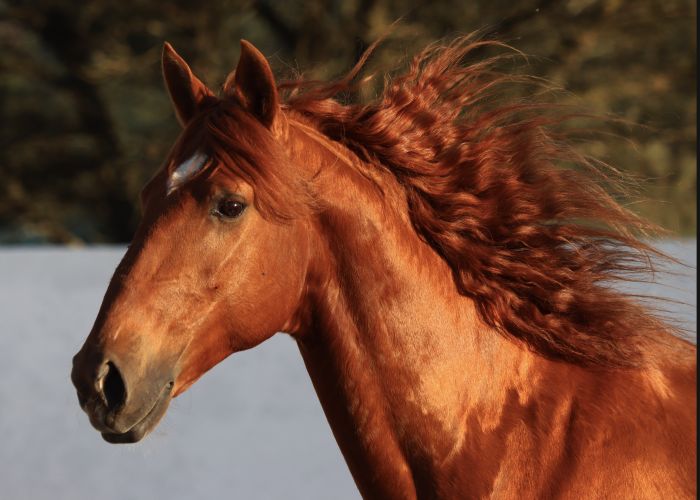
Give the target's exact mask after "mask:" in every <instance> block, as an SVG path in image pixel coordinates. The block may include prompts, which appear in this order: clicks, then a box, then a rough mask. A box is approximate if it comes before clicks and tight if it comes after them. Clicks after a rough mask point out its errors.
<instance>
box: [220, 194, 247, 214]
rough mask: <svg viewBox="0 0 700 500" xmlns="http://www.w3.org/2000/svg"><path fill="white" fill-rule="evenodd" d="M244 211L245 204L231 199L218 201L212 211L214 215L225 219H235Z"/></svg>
mask: <svg viewBox="0 0 700 500" xmlns="http://www.w3.org/2000/svg"><path fill="white" fill-rule="evenodd" d="M243 210H245V203H243V202H242V201H238V200H233V199H231V198H223V199H221V200H219V201H218V203H217V204H216V208H215V209H214V215H217V216H219V217H223V218H225V219H235V218H236V217H239V216H240V215H241V214H242V213H243Z"/></svg>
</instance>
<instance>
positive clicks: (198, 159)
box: [167, 151, 209, 194]
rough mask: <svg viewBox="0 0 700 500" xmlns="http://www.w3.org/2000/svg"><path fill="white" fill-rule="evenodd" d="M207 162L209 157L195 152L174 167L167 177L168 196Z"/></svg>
mask: <svg viewBox="0 0 700 500" xmlns="http://www.w3.org/2000/svg"><path fill="white" fill-rule="evenodd" d="M208 160H209V157H208V156H207V155H205V154H204V153H202V152H201V151H197V152H195V153H194V154H193V155H192V156H190V157H189V158H187V159H186V160H185V161H183V162H182V163H180V164H179V165H178V166H177V167H175V169H174V170H173V172H172V173H171V174H170V176H169V177H168V181H167V193H168V194H170V193H172V192H173V191H176V190H177V189H178V188H179V187H180V186H182V185H183V184H185V183H186V182H187V181H188V180H189V179H191V178H192V176H193V175H195V174H196V173H197V172H199V171H200V170H202V169H203V168H204V165H206V163H207V161H208Z"/></svg>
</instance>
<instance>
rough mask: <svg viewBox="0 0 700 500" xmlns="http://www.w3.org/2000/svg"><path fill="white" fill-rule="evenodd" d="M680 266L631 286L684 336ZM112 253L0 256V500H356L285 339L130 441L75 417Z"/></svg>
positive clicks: (692, 290)
mask: <svg viewBox="0 0 700 500" xmlns="http://www.w3.org/2000/svg"><path fill="white" fill-rule="evenodd" d="M663 248H664V249H666V250H667V251H669V252H670V253H672V254H673V255H675V256H677V257H679V258H680V259H681V260H682V261H684V262H685V263H687V264H689V265H690V266H692V267H691V268H686V269H683V268H679V269H678V271H679V272H680V273H682V275H680V276H674V277H672V278H670V279H667V282H668V283H670V284H671V285H672V287H660V286H654V287H653V288H651V289H650V288H648V287H647V288H644V287H643V288H642V289H641V290H642V291H643V292H645V293H655V294H661V295H664V296H667V297H672V298H674V299H676V300H679V301H682V302H686V303H687V304H688V305H685V306H682V305H678V304H669V305H668V306H667V308H668V309H670V310H671V311H672V315H673V316H674V317H676V318H680V319H681V320H683V321H684V322H685V324H686V326H687V327H688V328H689V329H690V330H691V331H692V332H693V335H694V334H695V333H694V332H695V330H696V320H695V315H696V311H695V306H696V284H695V273H696V271H695V266H696V256H695V253H696V242H695V240H689V241H685V242H674V243H665V244H664V245H663ZM123 251H124V249H123V248H121V247H115V248H89V249H82V250H71V249H65V248H46V247H38V248H26V247H24V248H23V247H15V248H4V249H0V498H1V499H4V500H14V499H16V500H31V499H50V500H59V499H70V500H81V499H90V500H91V499H101V500H111V499H120V500H124V499H136V498H147V499H163V500H165V499H167V500H177V499H188V500H189V499H199V498H207V499H218V498H237V499H254V500H257V499H285V500H292V499H305V500H306V499H334V500H335V499H345V498H358V497H359V495H358V493H357V490H356V488H355V485H354V483H353V482H352V478H351V477H350V474H349V472H348V471H347V468H346V466H345V463H344V462H343V459H342V456H341V454H340V451H339V450H338V448H337V446H336V444H335V441H334V440H333V436H332V434H331V431H330V429H329V427H328V424H327V423H326V421H325V417H324V416H323V413H322V410H321V407H320V405H319V403H318V400H317V399H316V395H315V393H314V391H313V388H312V386H311V382H310V381H309V379H308V376H307V375H306V371H305V369H304V366H303V363H302V361H301V358H300V356H299V354H298V352H297V350H296V346H295V345H294V343H293V341H292V340H291V339H289V338H288V337H286V336H284V335H277V336H275V337H273V338H272V339H271V340H269V341H268V342H266V343H264V344H263V345H261V346H259V347H257V348H255V349H253V350H250V351H246V352H242V353H238V354H236V355H234V356H233V357H231V358H229V359H228V360H226V361H224V362H223V363H222V364H220V365H219V366H217V367H216V368H214V369H213V370H212V371H211V372H209V373H208V374H207V375H205V376H204V377H203V379H202V380H200V381H199V382H198V383H197V384H195V385H194V386H193V387H192V388H191V389H190V390H189V391H188V392H186V393H185V394H184V395H182V396H181V397H179V398H178V399H176V400H175V401H174V402H173V403H172V404H171V407H170V409H169V411H168V414H167V415H166V417H165V418H164V419H163V421H162V422H161V424H160V426H159V427H158V429H157V430H156V431H155V432H154V433H153V434H151V435H150V436H149V437H148V438H146V439H145V440H144V441H143V442H141V443H138V444H136V445H126V446H124V445H121V446H113V445H108V444H107V443H105V442H104V441H102V439H101V438H100V436H99V434H98V433H97V432H95V431H94V430H92V428H91V427H90V425H89V423H88V420H87V417H86V416H85V415H84V414H83V413H82V412H81V411H80V409H79V408H78V403H77V399H76V396H75V391H74V390H73V387H72V385H71V383H70V380H69V371H70V365H71V357H72V356H73V354H74V353H75V352H76V351H77V350H78V348H79V347H80V345H81V344H82V342H83V340H84V338H85V336H86V335H87V333H88V331H89V329H90V327H91V325H92V322H93V320H94V317H95V314H96V313H97V308H98V306H99V304H100V302H101V299H102V294H103V293H104V290H105V288H106V285H107V281H108V279H109V277H110V275H111V274H112V271H113V270H114V267H115V265H116V264H117V262H118V261H119V258H120V257H121V254H122V253H123Z"/></svg>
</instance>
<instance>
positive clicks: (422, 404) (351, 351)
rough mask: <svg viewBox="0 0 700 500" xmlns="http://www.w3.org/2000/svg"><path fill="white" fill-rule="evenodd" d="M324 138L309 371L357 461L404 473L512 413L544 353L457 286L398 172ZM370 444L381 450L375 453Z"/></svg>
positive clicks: (304, 333)
mask: <svg viewBox="0 0 700 500" xmlns="http://www.w3.org/2000/svg"><path fill="white" fill-rule="evenodd" d="M312 138H313V140H314V141H316V142H318V143H319V144H320V146H319V147H318V148H316V151H314V153H313V156H314V157H316V158H321V162H320V165H321V166H320V168H319V169H318V171H317V172H315V173H314V174H315V175H314V177H315V180H314V184H315V191H316V193H317V194H318V196H319V197H320V200H319V201H320V204H321V206H322V207H323V208H322V210H321V211H320V213H319V214H318V215H317V216H316V217H317V218H316V222H315V226H316V230H315V234H316V238H317V241H315V242H314V243H315V244H314V248H316V249H317V250H316V254H315V255H314V257H313V258H312V262H313V264H312V266H311V268H310V269H311V270H310V276H309V296H308V301H309V304H308V309H309V310H310V311H313V313H312V314H311V315H310V316H309V318H307V320H306V321H305V322H304V323H305V324H304V326H303V327H302V328H301V329H300V332H299V335H298V336H297V338H298V341H299V345H300V349H301V352H302V355H303V357H304V360H305V363H306V365H307V368H308V371H309V373H310V375H311V378H312V380H313V382H314V385H315V387H316V390H317V392H318V394H319V397H320V399H321V403H322V405H323V406H324V410H325V411H326V415H327V416H328V419H329V422H330V423H331V426H332V427H333V428H334V432H335V435H336V439H337V440H338V442H339V444H340V446H341V449H343V452H344V454H345V457H346V460H347V461H348V462H349V465H350V467H351V470H353V466H355V467H362V466H369V465H368V464H372V465H371V466H372V467H375V468H378V469H377V470H381V469H382V468H386V467H394V469H395V470H394V472H393V473H394V474H396V473H397V472H396V471H397V470H406V468H405V467H404V468H403V469H402V468H401V466H400V464H399V465H397V463H400V462H401V461H402V460H404V461H406V460H411V459H413V458H415V457H418V459H420V460H428V461H430V462H434V463H439V462H440V461H441V460H445V459H447V458H448V457H449V456H450V454H451V453H454V452H456V451H457V449H458V448H460V447H461V445H462V444H463V443H462V440H463V437H464V435H465V432H464V430H465V425H466V420H467V419H468V418H471V417H473V416H474V414H475V413H478V414H479V418H480V419H485V420H486V421H488V420H489V418H490V416H493V418H496V416H497V415H499V414H500V413H501V411H502V408H503V405H504V404H505V398H506V395H507V393H508V391H509V388H511V387H512V385H513V384H517V383H519V382H518V381H523V380H527V379H528V377H529V373H528V372H529V370H530V368H531V367H532V362H533V358H532V355H531V354H530V353H529V352H527V351H525V350H521V349H519V348H517V347H516V346H515V345H514V344H513V343H511V342H509V341H507V340H505V339H504V338H503V337H501V336H500V335H497V334H496V333H495V332H493V331H491V330H490V329H489V328H488V327H487V326H486V325H484V324H483V323H482V322H481V321H480V320H479V318H478V316H477V314H476V311H475V307H474V304H473V302H472V301H471V300H470V299H468V298H465V297H463V296H461V295H459V294H458V293H457V290H456V287H455V285H454V282H453V280H452V275H451V271H450V269H449V267H448V266H447V264H446V263H445V261H444V260H443V259H441V258H440V257H439V256H438V255H437V254H436V253H435V252H434V251H433V250H432V248H431V247H430V246H429V245H427V244H426V243H425V242H423V241H422V240H421V239H420V238H419V237H418V235H417V234H416V233H415V231H414V230H413V228H412V226H411V223H410V220H409V217H408V215H407V214H408V207H407V203H406V199H405V194H404V192H403V189H402V188H401V187H400V186H399V185H398V183H397V182H396V180H395V178H394V177H393V176H392V175H391V174H389V173H387V172H384V171H383V170H382V169H379V168H376V167H373V166H371V165H366V164H363V163H362V162H361V161H360V160H359V159H357V158H356V157H353V156H352V153H350V152H349V151H347V150H346V151H336V150H335V148H338V146H335V145H330V144H326V145H323V144H322V139H321V138H319V137H312ZM332 153H334V154H332ZM335 153H337V154H335ZM520 383H522V382H520ZM377 440H379V441H380V443H377V442H376V441H377ZM370 450H374V452H375V453H377V454H379V455H381V457H380V456H376V457H374V458H375V460H374V463H373V462H372V460H371V458H370V457H367V454H368V453H370ZM404 465H405V463H404ZM396 477H397V481H401V480H402V479H401V475H400V474H399V475H398V476H396ZM356 479H357V478H356ZM394 486H396V485H394Z"/></svg>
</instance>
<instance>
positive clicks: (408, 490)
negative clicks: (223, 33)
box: [71, 36, 697, 499]
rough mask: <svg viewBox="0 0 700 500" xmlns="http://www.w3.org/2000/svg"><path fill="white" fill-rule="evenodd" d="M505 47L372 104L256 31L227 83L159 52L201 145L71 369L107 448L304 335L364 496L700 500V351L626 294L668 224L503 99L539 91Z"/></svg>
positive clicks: (536, 110)
mask: <svg viewBox="0 0 700 500" xmlns="http://www.w3.org/2000/svg"><path fill="white" fill-rule="evenodd" d="M492 49H493V50H496V51H497V54H496V55H488V56H486V55H485V54H487V52H488V50H492ZM501 49H503V50H504V51H505V52H501ZM508 50H509V49H507V48H505V46H502V45H500V44H499V43H498V42H496V41H491V40H485V39H479V38H476V37H472V36H466V37H462V38H458V39H456V40H454V41H452V42H449V43H447V42H445V43H442V44H439V43H436V44H433V45H431V46H429V47H427V48H426V49H424V50H423V51H422V52H420V53H419V54H418V55H416V56H415V57H414V58H413V59H412V60H411V61H409V64H408V66H407V69H405V70H404V72H403V73H400V74H397V75H394V76H392V77H391V78H387V79H386V80H385V84H384V87H383V90H382V91H381V93H380V94H379V95H378V97H376V98H375V99H369V100H368V101H367V102H363V101H360V100H353V99H347V98H346V97H347V96H352V94H353V92H357V91H358V89H360V88H361V87H362V85H363V82H365V80H364V79H362V80H361V81H360V83H358V80H360V79H359V77H358V75H359V74H360V72H361V70H362V68H363V67H364V66H365V64H366V60H367V58H368V57H369V53H370V52H371V51H368V52H366V53H365V55H364V56H363V57H362V58H361V59H360V61H359V62H358V63H357V65H356V66H355V67H354V68H353V69H352V70H351V71H350V72H349V73H348V74H347V75H346V76H345V77H343V78H340V79H338V80H335V81H331V82H330V83H329V82H322V81H315V80H305V79H303V78H301V77H299V78H297V79H293V80H289V81H285V82H282V83H279V84H278V83H277V82H276V80H275V77H274V75H273V72H272V70H271V67H270V65H269V63H268V61H267V60H266V58H265V57H264V56H263V54H262V53H261V52H260V51H259V50H258V49H256V48H255V47H254V46H253V45H252V44H251V43H249V42H247V41H245V40H242V41H241V52H240V58H239V61H238V64H237V66H236V68H235V70H234V71H233V72H231V73H230V74H229V76H228V77H227V78H226V80H225V83H224V84H223V86H222V88H221V89H220V91H219V92H214V91H212V90H211V89H209V88H208V87H207V86H206V85H205V84H204V83H203V82H202V81H201V80H200V79H199V78H198V77H197V76H195V74H194V73H193V72H192V70H191V69H190V67H189V66H188V64H187V63H186V62H185V61H184V60H183V59H182V58H181V57H180V56H179V55H178V54H177V53H176V52H175V50H174V49H173V48H172V46H171V45H169V44H167V43H165V45H164V48H163V54H162V71H163V76H164V80H165V86H166V88H167V91H168V93H169V96H170V99H171V101H172V104H173V106H174V109H175V114H176V116H177V119H178V121H179V122H180V124H181V125H182V127H183V130H182V133H181V135H180V136H179V137H178V139H177V141H176V142H175V144H174V146H173V148H172V150H171V151H170V152H169V154H168V156H167V158H166V160H165V162H164V164H163V165H162V166H161V168H160V169H159V170H158V172H157V173H156V174H155V175H154V177H153V178H152V179H151V180H150V181H149V182H148V183H147V184H146V186H145V187H144V188H143V191H142V193H141V204H142V213H143V216H142V220H141V222H140V225H139V226H138V228H137V230H136V233H135V235H134V238H133V241H132V242H131V244H130V246H129V247H128V250H127V251H126V253H125V255H124V257H123V260H122V261H121V263H120V264H119V265H118V267H117V268H116V270H115V272H114V276H113V277H112V279H111V281H110V283H109V286H108V288H107V291H106V294H105V297H104V300H103V303H102V306H101V308H100V310H99V312H98V315H97V318H96V320H95V323H94V326H93V328H92V330H91V332H90V334H89V336H88V338H87V340H86V341H85V343H84V345H83V346H82V348H81V349H80V351H79V352H78V353H77V354H76V356H75V357H74V358H73V369H72V374H71V378H72V381H73V384H74V385H75V387H76V389H77V394H78V400H79V403H80V405H81V407H82V408H83V409H84V411H85V412H86V413H87V414H88V416H89V419H90V422H91V423H92V425H93V426H94V427H95V428H96V429H97V430H98V431H99V432H100V433H101V435H102V437H103V438H104V440H106V441H108V442H110V443H132V442H136V441H139V440H140V439H142V438H143V437H144V436H145V435H147V434H148V433H149V432H150V431H151V430H152V429H153V428H154V427H155V426H156V425H157V423H158V422H159V420H160V419H161V418H162V417H163V415H164V414H165V412H166V410H167V407H168V404H169V402H170V400H171V399H172V398H174V397H176V396H177V395H179V394H181V393H182V392H183V391H185V390H186V389H187V388H188V387H189V386H191V385H192V384H193V383H194V382H195V381H196V380H197V379H198V378H199V377H201V376H202V375H203V374H204V373H205V372H206V371H207V370H209V369H210V368H212V367H213V366H214V365H216V364H217V363H219V362H220V361H222V360H223V359H224V358H226V357H227V356H229V355H230V354H233V353H235V352H238V351H241V350H244V349H249V348H253V347H255V346H256V345H258V344H260V343H261V342H263V341H264V340H266V339H268V338H270V337H271V336H272V335H274V334H275V333H276V332H284V333H285V334H288V335H290V336H291V337H293V339H294V340H295V341H296V343H297V345H298V347H299V351H300V353H301V357H302V359H303V362H304V364H305V366H306V368H307V371H308V373H309V376H310V377H311V380H312V382H313V385H314V388H315V391H316V393H317V395H318V397H319V399H320V402H321V405H322V407H323V410H324V412H325V415H326V417H327V420H328V422H329V424H330V426H331V428H332V431H333V434H334V437H335V439H336V441H337V443H338V445H339V447H340V450H341V452H342V454H343V456H344V458H345V461H346V463H347V465H348V467H349V469H350V471H351V473H352V476H353V479H354V481H355V483H356V485H357V487H358V489H359V492H360V493H361V494H362V496H363V497H364V498H382V499H411V498H468V499H472V498H473V499H477V498H576V499H579V498H634V499H641V498H691V497H694V496H695V492H696V479H695V476H696V467H697V466H696V451H695V440H696V428H695V422H696V395H695V391H696V382H695V380H696V358H695V354H696V348H695V346H694V345H693V344H692V343H691V342H689V341H687V340H684V339H683V338H682V335H680V334H679V333H678V330H677V328H675V327H673V326H670V324H671V323H670V322H668V321H666V320H664V319H662V315H660V314H658V313H657V312H655V310H654V309H652V308H650V307H649V306H648V305H646V304H645V303H644V302H643V301H640V300H638V298H637V297H635V296H632V295H630V294H626V293H623V292H622V291H620V288H621V287H614V286H611V284H614V283H615V282H616V280H618V281H619V280H626V279H632V278H631V276H637V275H638V273H645V272H648V271H652V270H653V267H654V264H653V262H652V261H654V259H655V258H656V257H657V256H658V255H657V254H656V253H655V252H656V251H655V250H654V248H653V247H651V246H650V245H649V243H648V241H649V240H648V239H647V238H646V237H645V235H646V234H647V233H648V230H649V228H650V227H651V226H650V223H647V222H645V221H644V220H642V219H641V218H640V217H638V216H636V215H634V214H633V213H632V212H630V211H629V210H628V209H626V208H624V207H623V206H621V204H620V203H618V201H616V199H615V197H614V195H613V194H610V192H609V190H608V189H607V188H608V187H609V186H611V185H613V184H614V182H613V181H615V178H614V177H615V176H614V175H613V174H611V173H610V170H605V169H604V168H603V167H602V166H601V165H599V164H597V163H596V162H595V161H592V160H590V159H588V158H587V157H586V156H584V155H583V154H582V153H580V152H577V149H576V148H575V147H574V146H572V145H571V141H567V140H566V137H565V134H564V133H563V132H560V128H558V125H560V124H561V123H562V121H563V120H565V119H566V117H562V116H560V115H557V113H554V114H552V113H548V112H547V110H550V111H551V110H552V109H556V106H554V107H553V106H552V105H547V103H546V102H543V103H540V102H539V101H537V100H536V99H532V98H531V96H530V95H525V96H520V97H519V96H518V95H517V93H513V92H511V93H508V92H501V91H499V90H497V89H509V88H511V87H513V86H517V87H518V88H521V84H525V85H527V81H529V80H528V79H527V78H526V77H519V76H516V75H515V74H514V73H513V72H508V71H502V70H499V66H498V64H499V62H500V61H501V60H502V58H503V57H505V55H504V54H507V53H510V52H508ZM480 54H483V55H482V56H480ZM471 56H478V57H476V58H475V59H476V60H474V61H471V62H469V63H467V62H466V61H467V58H468V57H471ZM499 96H500V97H499ZM572 165H573V166H572Z"/></svg>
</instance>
